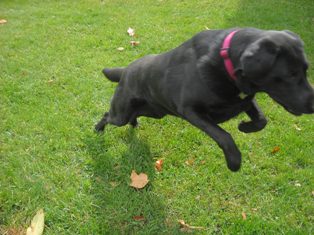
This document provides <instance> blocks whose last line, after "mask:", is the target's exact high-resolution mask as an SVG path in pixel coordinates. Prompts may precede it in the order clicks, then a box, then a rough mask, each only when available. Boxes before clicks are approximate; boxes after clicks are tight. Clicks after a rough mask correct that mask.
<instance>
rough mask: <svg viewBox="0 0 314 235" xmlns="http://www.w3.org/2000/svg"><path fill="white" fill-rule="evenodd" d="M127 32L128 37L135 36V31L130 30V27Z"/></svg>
mask: <svg viewBox="0 0 314 235" xmlns="http://www.w3.org/2000/svg"><path fill="white" fill-rule="evenodd" d="M127 32H128V34H129V36H130V37H134V36H135V30H134V29H132V28H131V27H129V28H128V30H127Z"/></svg>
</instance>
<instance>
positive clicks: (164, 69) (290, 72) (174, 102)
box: [95, 28, 314, 171]
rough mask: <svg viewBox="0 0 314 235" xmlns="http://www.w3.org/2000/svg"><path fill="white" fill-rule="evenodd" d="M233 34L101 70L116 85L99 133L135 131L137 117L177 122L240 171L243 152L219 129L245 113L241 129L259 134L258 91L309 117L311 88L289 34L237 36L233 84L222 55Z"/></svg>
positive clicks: (298, 46)
mask: <svg viewBox="0 0 314 235" xmlns="http://www.w3.org/2000/svg"><path fill="white" fill-rule="evenodd" d="M232 30H233V29H228V30H207V31H204V32H201V33H199V34H197V35H196V36H194V37H193V38H191V39H190V40H188V41H186V42H184V43H183V44H182V45H180V46H179V47H177V48H175V49H173V50H171V51H169V52H166V53H163V54H159V55H148V56H145V57H143V58H140V59H138V60H136V61H134V62H133V63H131V64H130V65H129V66H128V67H126V68H114V69H104V70H103V72H104V74H105V75H106V76H107V77H108V78H109V79H110V80H111V81H115V82H119V85H118V87H117V89H116V91H115V94H114V96H113V99H112V101H111V108H110V111H109V112H107V113H105V115H104V117H103V118H102V119H101V120H100V121H99V123H98V124H97V125H96V127H95V128H96V130H97V131H103V130H104V127H105V125H107V124H108V123H110V124H113V125H116V126H123V125H126V124H128V123H130V124H131V125H133V126H136V125H137V121H136V118H137V117H139V116H147V117H153V118H162V117H164V116H165V115H168V114H170V115H174V116H178V117H180V118H183V119H185V120H186V121H188V122H189V123H191V124H192V125H194V126H195V127H197V128H199V129H201V130H203V131H204V132H205V133H206V134H208V135H209V136H210V137H211V138H213V139H214V140H215V141H216V142H217V144H218V145H219V146H220V147H221V149H222V150H223V152H224V154H225V157H226V161H227V165H228V168H229V169H230V170H232V171H237V170H239V168H240V165H241V153H240V151H239V150H238V148H237V146H236V144H235V142H234V140H233V139H232V137H231V135H230V134H229V133H228V132H226V131H225V130H223V129H222V128H221V127H219V126H218V125H217V124H219V123H222V122H225V121H227V120H229V119H230V118H233V117H235V116H237V115H238V114H239V113H241V112H246V113H247V115H248V116H249V117H250V119H251V121H249V122H241V123H240V124H239V130H240V131H242V132H246V133H249V132H255V131H259V130H261V129H263V128H264V127H265V125H266V123H267V121H266V118H265V117H264V115H263V113H262V111H261V110H260V109H259V107H258V105H257V103H256V102H255V100H254V95H255V93H256V92H266V93H267V94H269V95H270V96H271V97H272V98H273V99H274V100H275V101H277V102H278V103H279V104H281V105H282V106H283V107H284V108H286V109H287V110H288V111H289V112H291V113H293V114H295V115H301V114H303V113H308V114H310V113H313V112H314V90H313V88H312V87H311V86H310V84H309V82H308V80H307V78H306V70H307V66H308V65H307V64H308V63H307V61H306V58H305V54H304V51H303V42H302V41H301V39H300V38H299V37H298V36H297V35H296V34H294V33H292V32H290V31H264V30H259V29H254V28H245V29H241V30H240V31H238V32H237V33H236V34H235V36H234V37H233V39H232V43H231V48H230V49H229V54H230V57H231V60H232V61H233V64H234V66H235V71H236V75H237V80H236V81H233V80H232V79H230V77H229V76H228V74H227V72H226V69H225V67H224V62H223V59H222V58H221V56H220V53H219V52H220V48H221V45H222V42H223V40H224V38H225V37H226V36H227V35H228V34H229V33H230V32H231V31H232ZM240 93H245V94H246V95H247V96H246V97H245V98H241V97H240Z"/></svg>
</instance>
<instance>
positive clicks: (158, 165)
mask: <svg viewBox="0 0 314 235" xmlns="http://www.w3.org/2000/svg"><path fill="white" fill-rule="evenodd" d="M163 164H164V161H163V160H162V159H160V160H157V161H156V162H155V168H156V170H157V171H161V170H162V165H163Z"/></svg>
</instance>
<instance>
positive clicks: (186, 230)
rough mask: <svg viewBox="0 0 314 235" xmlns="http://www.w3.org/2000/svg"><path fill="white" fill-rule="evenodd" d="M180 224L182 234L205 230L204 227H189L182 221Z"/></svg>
mask: <svg viewBox="0 0 314 235" xmlns="http://www.w3.org/2000/svg"><path fill="white" fill-rule="evenodd" d="M178 222H179V224H180V227H181V231H182V232H188V231H191V230H203V229H205V228H204V227H199V226H191V225H188V224H186V223H185V222H184V220H182V219H180V220H178Z"/></svg>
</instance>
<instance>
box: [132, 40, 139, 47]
mask: <svg viewBox="0 0 314 235" xmlns="http://www.w3.org/2000/svg"><path fill="white" fill-rule="evenodd" d="M130 44H131V46H133V47H134V46H138V45H139V44H140V42H139V41H130Z"/></svg>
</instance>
